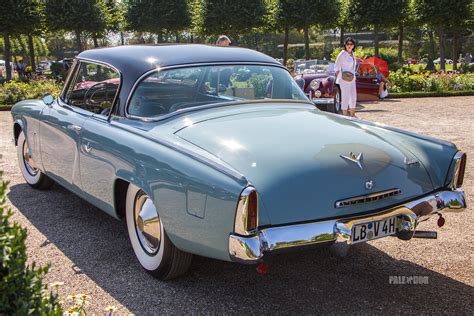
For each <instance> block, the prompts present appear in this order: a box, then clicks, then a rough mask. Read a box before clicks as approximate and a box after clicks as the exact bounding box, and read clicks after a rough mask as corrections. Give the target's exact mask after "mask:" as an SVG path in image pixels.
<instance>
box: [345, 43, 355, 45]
mask: <svg viewBox="0 0 474 316" xmlns="http://www.w3.org/2000/svg"><path fill="white" fill-rule="evenodd" d="M346 46H354V43H346Z"/></svg>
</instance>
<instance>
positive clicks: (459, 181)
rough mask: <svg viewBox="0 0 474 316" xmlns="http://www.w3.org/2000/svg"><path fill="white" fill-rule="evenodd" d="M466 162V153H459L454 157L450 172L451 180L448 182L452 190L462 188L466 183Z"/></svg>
mask: <svg viewBox="0 0 474 316" xmlns="http://www.w3.org/2000/svg"><path fill="white" fill-rule="evenodd" d="M466 162H467V155H466V153H465V152H462V151H458V152H457V153H456V154H455V155H454V157H453V161H452V162H451V168H450V172H449V174H448V176H450V179H449V180H448V181H447V182H448V187H449V188H450V189H451V190H455V189H457V188H460V187H462V185H463V182H464V174H465V172H466Z"/></svg>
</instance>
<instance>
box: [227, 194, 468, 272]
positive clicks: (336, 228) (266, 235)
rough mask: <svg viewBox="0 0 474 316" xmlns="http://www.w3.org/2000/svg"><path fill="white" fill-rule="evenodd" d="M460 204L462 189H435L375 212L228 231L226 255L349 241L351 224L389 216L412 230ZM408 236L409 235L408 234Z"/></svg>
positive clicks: (245, 259) (251, 257)
mask: <svg viewBox="0 0 474 316" xmlns="http://www.w3.org/2000/svg"><path fill="white" fill-rule="evenodd" d="M464 208H466V197H465V194H464V191H463V190H462V189H457V190H453V191H439V192H437V193H434V194H431V195H428V196H426V197H423V198H420V199H417V200H414V201H411V202H408V203H405V204H403V205H399V206H397V207H395V208H391V209H389V210H384V211H381V212H378V213H376V214H371V215H363V216H357V217H353V218H342V219H333V220H327V221H320V222H314V223H307V224H296V225H289V226H280V227H269V228H264V229H261V230H259V231H258V233H256V234H255V235H252V236H239V235H234V234H231V235H230V236H229V255H230V259H231V260H232V261H235V262H239V263H245V264H253V263H257V262H258V261H259V260H261V259H262V258H263V256H264V254H268V253H271V252H276V251H279V250H284V249H291V248H299V247H303V246H309V245H314V244H319V243H332V242H338V243H346V244H351V239H350V238H351V231H352V227H353V226H354V225H357V224H361V223H364V222H370V221H376V220H381V219H384V218H387V217H392V216H397V217H400V218H402V219H403V223H404V225H405V227H404V229H407V230H409V231H410V232H412V233H413V232H414V231H415V229H416V226H417V225H418V223H419V222H422V221H424V220H426V219H428V218H429V217H430V216H431V215H433V214H436V213H440V212H442V211H444V210H450V211H461V210H462V209H464ZM409 236H410V238H411V236H412V234H411V235H409Z"/></svg>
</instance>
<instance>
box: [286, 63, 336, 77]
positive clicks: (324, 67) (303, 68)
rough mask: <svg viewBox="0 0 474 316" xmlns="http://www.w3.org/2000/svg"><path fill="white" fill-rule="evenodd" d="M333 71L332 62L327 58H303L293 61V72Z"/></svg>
mask: <svg viewBox="0 0 474 316" xmlns="http://www.w3.org/2000/svg"><path fill="white" fill-rule="evenodd" d="M332 72H334V63H333V62H332V61H329V60H304V61H297V62H295V74H301V73H303V74H329V73H332Z"/></svg>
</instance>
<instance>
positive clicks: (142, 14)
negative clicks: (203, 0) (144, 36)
mask: <svg viewBox="0 0 474 316" xmlns="http://www.w3.org/2000/svg"><path fill="white" fill-rule="evenodd" d="M126 7H127V9H126V13H125V17H126V19H127V21H128V26H127V28H128V29H130V30H133V31H137V32H151V33H157V34H159V35H161V34H162V32H163V31H164V30H167V31H171V32H179V31H182V30H184V29H186V28H188V27H190V25H191V17H190V14H189V7H188V1H187V0H128V1H127V2H126Z"/></svg>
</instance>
